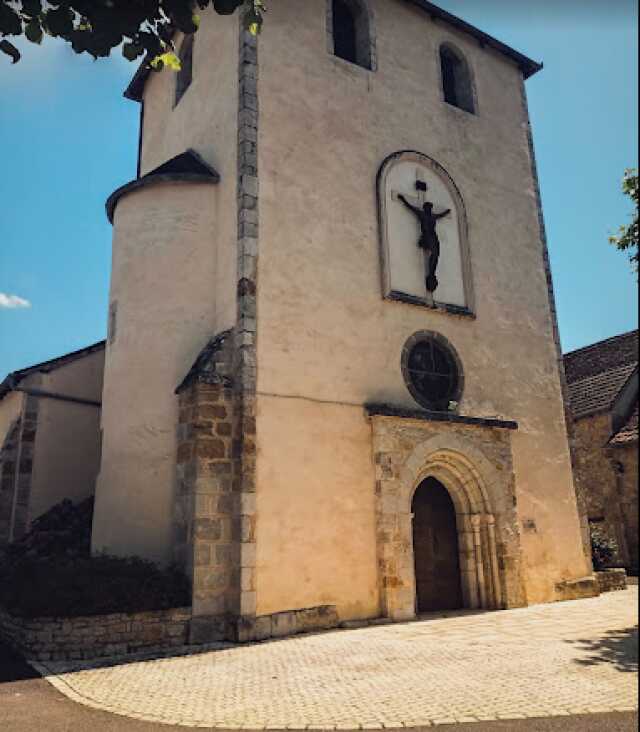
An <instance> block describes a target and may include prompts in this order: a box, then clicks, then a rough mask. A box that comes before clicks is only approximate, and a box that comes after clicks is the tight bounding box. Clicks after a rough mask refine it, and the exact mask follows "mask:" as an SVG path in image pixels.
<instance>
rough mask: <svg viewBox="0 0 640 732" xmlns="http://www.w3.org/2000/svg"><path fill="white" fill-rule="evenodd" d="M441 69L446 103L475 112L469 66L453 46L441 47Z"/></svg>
mask: <svg viewBox="0 0 640 732" xmlns="http://www.w3.org/2000/svg"><path fill="white" fill-rule="evenodd" d="M440 69H441V72H442V90H443V92H444V101H445V102H448V103H449V104H452V105H453V106H454V107H459V108H460V109H464V110H465V112H471V113H472V114H473V113H474V112H475V107H474V103H473V87H472V84H471V73H470V71H469V65H468V64H467V62H466V60H465V59H464V57H463V56H462V55H461V54H459V53H458V52H457V51H455V50H454V49H453V48H451V46H448V45H443V46H440Z"/></svg>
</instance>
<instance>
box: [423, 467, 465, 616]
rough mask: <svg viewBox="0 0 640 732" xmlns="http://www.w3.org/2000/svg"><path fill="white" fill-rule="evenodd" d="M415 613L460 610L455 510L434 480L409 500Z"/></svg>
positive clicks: (442, 489)
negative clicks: (411, 519) (414, 582)
mask: <svg viewBox="0 0 640 732" xmlns="http://www.w3.org/2000/svg"><path fill="white" fill-rule="evenodd" d="M411 513H412V515H413V556H414V563H415V578H416V611H417V612H419V613H420V612H429V611H431V610H451V609H454V608H461V607H462V606H463V602H462V588H461V581H460V553H459V546H458V528H457V526H456V510H455V507H454V505H453V501H452V500H451V496H450V495H449V492H448V491H447V489H446V488H445V487H444V485H442V483H441V482H440V481H439V480H437V479H436V478H432V477H430V478H426V479H425V480H423V481H422V483H420V485H419V486H418V487H417V489H416V491H415V493H414V494H413V500H412V501H411Z"/></svg>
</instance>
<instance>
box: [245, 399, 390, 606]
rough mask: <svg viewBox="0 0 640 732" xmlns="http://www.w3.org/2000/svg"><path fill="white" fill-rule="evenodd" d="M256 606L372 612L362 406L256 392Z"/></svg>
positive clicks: (372, 553) (367, 447) (368, 462)
mask: <svg viewBox="0 0 640 732" xmlns="http://www.w3.org/2000/svg"><path fill="white" fill-rule="evenodd" d="M258 415H259V417H258V423H259V429H258V432H257V435H258V454H259V459H258V462H257V480H258V491H257V515H258V523H257V531H258V541H257V561H256V565H257V566H256V573H257V586H256V590H257V614H258V615H268V614H270V613H274V612H279V611H282V610H288V609H298V608H305V607H314V606H317V605H335V606H336V608H337V611H338V615H339V617H340V619H341V620H348V619H351V618H368V617H376V616H377V615H379V596H378V588H377V567H376V546H375V534H376V526H375V505H374V492H373V486H374V483H375V475H374V470H373V463H372V459H371V427H370V425H369V423H368V421H367V420H366V419H365V416H364V413H363V411H362V409H361V408H359V407H357V406H356V407H354V406H350V405H341V404H334V403H328V404H318V403H313V402H310V401H307V400H299V399H282V398H278V397H267V396H262V397H259V399H258Z"/></svg>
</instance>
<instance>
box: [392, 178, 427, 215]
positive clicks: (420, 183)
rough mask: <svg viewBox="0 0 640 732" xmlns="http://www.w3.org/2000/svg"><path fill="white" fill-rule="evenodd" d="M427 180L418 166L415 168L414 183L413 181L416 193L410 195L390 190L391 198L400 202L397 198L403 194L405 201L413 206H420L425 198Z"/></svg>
mask: <svg viewBox="0 0 640 732" xmlns="http://www.w3.org/2000/svg"><path fill="white" fill-rule="evenodd" d="M428 187H429V186H428V185H427V181H426V180H425V179H424V177H423V175H422V171H421V170H420V168H416V183H415V191H416V195H415V196H411V195H408V194H406V193H404V191H393V190H392V191H391V200H392V201H396V202H397V203H402V201H400V200H399V199H398V196H400V195H403V196H404V197H405V198H406V199H407V201H409V203H410V204H412V205H413V206H419V207H420V208H422V207H423V206H424V203H425V201H426V200H427V189H428Z"/></svg>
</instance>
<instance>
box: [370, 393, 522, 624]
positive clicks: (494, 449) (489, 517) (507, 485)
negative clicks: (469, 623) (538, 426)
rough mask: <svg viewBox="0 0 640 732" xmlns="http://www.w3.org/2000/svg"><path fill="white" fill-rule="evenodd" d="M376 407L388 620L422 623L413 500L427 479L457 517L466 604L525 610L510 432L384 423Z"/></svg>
mask: <svg viewBox="0 0 640 732" xmlns="http://www.w3.org/2000/svg"><path fill="white" fill-rule="evenodd" d="M376 411H378V410H376V408H375V406H370V407H369V414H370V415H372V416H371V420H372V428H373V451H374V461H375V467H376V489H375V490H376V514H377V551H378V573H379V585H380V588H381V592H382V610H383V615H385V616H386V617H390V618H393V619H395V620H402V619H408V618H411V617H414V616H415V586H414V567H413V546H412V514H411V498H412V495H413V491H414V490H415V488H416V487H417V485H418V484H419V483H420V482H421V481H422V480H423V479H424V478H426V477H427V476H433V477H435V478H437V479H438V480H440V481H441V482H442V484H443V485H444V486H445V487H446V488H447V490H448V491H449V494H450V495H451V498H452V500H453V503H454V505H455V509H456V523H457V526H458V542H459V549H460V570H461V584H462V594H463V604H464V606H465V607H470V608H479V607H482V608H503V607H505V608H508V607H518V606H521V605H524V604H526V596H525V592H524V587H523V580H522V577H521V569H520V564H521V550H520V529H519V525H518V516H517V512H516V501H515V478H514V474H513V463H512V455H511V439H510V429H512V428H510V429H505V428H497V427H491V426H489V425H488V424H487V425H478V424H475V423H474V424H465V423H463V422H464V419H465V418H463V417H460V418H458V419H457V421H456V423H454V422H450V423H449V422H432V421H429V420H425V419H410V418H402V417H390V416H381V415H377V416H376V414H375V412H376Z"/></svg>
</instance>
